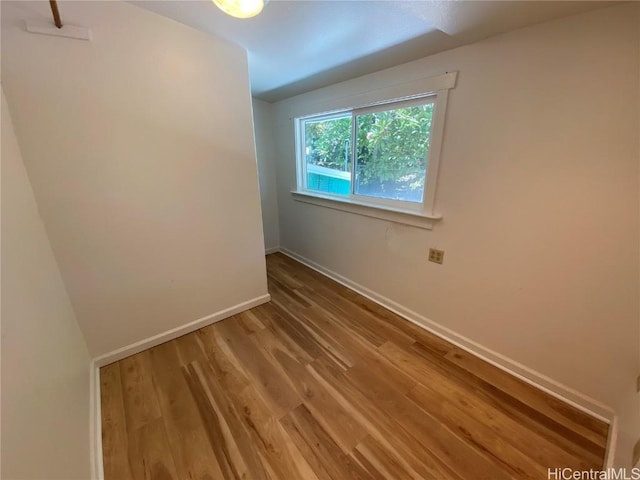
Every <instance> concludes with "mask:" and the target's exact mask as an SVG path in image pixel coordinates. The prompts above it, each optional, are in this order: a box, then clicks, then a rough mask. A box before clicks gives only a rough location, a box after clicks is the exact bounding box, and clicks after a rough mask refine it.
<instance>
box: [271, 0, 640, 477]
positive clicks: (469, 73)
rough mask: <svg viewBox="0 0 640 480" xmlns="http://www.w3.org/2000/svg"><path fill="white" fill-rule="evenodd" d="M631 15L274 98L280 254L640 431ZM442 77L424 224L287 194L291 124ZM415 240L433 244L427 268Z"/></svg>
mask: <svg viewBox="0 0 640 480" xmlns="http://www.w3.org/2000/svg"><path fill="white" fill-rule="evenodd" d="M638 32H639V30H638V6H637V5H624V6H616V7H612V8H607V9H604V10H597V11H594V12H591V13H587V14H583V15H579V16H574V17H569V18H566V19H561V20H557V21H553V22H550V23H545V24H540V25H537V26H534V27H530V28H526V29H522V30H518V31H515V32H512V33H509V34H505V35H501V36H498V37H494V38H491V39H488V40H485V41H482V42H479V43H476V44H473V45H469V46H465V47H462V48H458V49H455V50H451V51H448V52H444V53H441V54H438V55H434V56H431V57H428V58H425V59H422V60H419V61H415V62H411V63H408V64H405V65H402V66H399V67H395V68H392V69H388V70H384V71H381V72H378V73H375V74H372V75H368V76H365V77H361V78H358V79H354V80H351V81H348V82H344V83H341V84H336V85H334V86H331V87H327V88H324V89H321V90H317V91H314V92H311V93H308V94H304V95H300V96H298V97H293V98H291V99H287V100H284V101H282V102H279V103H277V104H275V105H274V109H275V110H274V118H273V122H274V125H275V127H274V128H275V140H276V146H277V147H276V158H277V160H278V188H279V192H278V194H279V195H278V202H279V208H280V211H279V214H280V225H281V229H280V234H281V239H280V241H281V245H282V246H283V247H285V248H287V249H289V250H291V251H292V252H295V253H297V254H298V255H301V256H303V257H305V258H307V259H309V260H311V261H313V262H316V263H317V264H319V265H321V266H322V267H324V268H327V269H329V270H332V271H334V272H336V273H338V274H340V275H342V276H344V277H346V278H347V279H350V280H351V281H354V282H357V283H359V284H361V285H363V286H364V287H366V288H368V289H370V290H372V291H374V292H377V293H379V294H381V295H383V296H385V297H387V298H389V299H391V300H393V301H395V302H397V303H399V304H401V305H403V306H405V307H407V308H409V309H411V310H413V311H415V312H417V313H419V314H420V315H423V316H425V317H427V318H429V319H431V320H432V321H434V322H437V323H439V324H440V325H442V326H444V327H446V328H449V329H451V330H453V331H454V332H456V333H457V334H460V335H463V336H466V337H468V338H469V339H471V340H473V341H475V342H478V343H480V344H482V345H483V346H485V347H487V348H489V349H492V350H494V351H495V352H498V353H499V354H502V355H505V356H507V357H509V358H511V359H512V360H515V361H517V362H520V363H522V364H524V365H526V366H528V367H529V368H532V369H534V370H537V371H538V372H539V373H541V374H543V375H547V376H549V377H551V379H553V380H555V381H558V382H561V383H562V384H564V385H566V386H568V387H570V388H572V389H575V390H577V391H578V392H582V393H583V394H586V395H589V396H591V397H593V398H595V399H596V400H598V401H600V402H604V403H605V404H607V405H609V406H611V407H613V408H614V409H615V410H616V411H617V412H618V414H619V415H620V440H621V442H620V444H619V449H618V457H617V461H618V463H626V464H628V462H629V460H630V451H631V450H630V447H631V445H632V443H633V441H634V440H635V437H636V436H637V435H638V432H639V431H640V419H639V416H640V413H639V412H638V398H637V395H636V393H635V377H636V375H637V374H638V370H637V368H638V356H639V355H640V349H639V345H638V338H639V331H638V329H639V325H638V316H639V311H638V261H639V258H638V257H639V255H638V245H639V238H638V237H639V232H638V224H639V221H638V220H639V211H638V158H639V151H638V128H639V125H638V123H639V122H638V103H639V90H638V58H639V56H638V48H639V38H638ZM445 71H458V72H459V76H458V84H457V86H456V88H454V89H453V90H451V92H450V96H449V108H448V111H447V123H446V130H445V136H444V144H443V150H442V157H441V164H440V165H441V167H440V179H439V186H438V193H437V200H436V203H437V204H436V211H438V212H439V213H441V214H442V215H443V220H442V221H441V222H440V223H439V224H438V225H436V226H435V228H434V229H433V230H432V231H426V230H420V229H416V228H412V227H408V226H402V225H398V224H393V223H389V222H386V221H382V220H377V219H372V218H369V217H363V216H357V215H353V214H349V213H345V212H341V211H336V210H331V209H327V208H323V207H319V206H314V205H309V204H305V203H300V202H295V201H293V200H292V197H291V195H290V193H289V191H290V190H291V189H293V188H295V152H294V126H293V121H292V118H293V117H295V116H299V115H303V114H310V113H314V112H320V111H323V110H326V108H327V105H328V104H329V102H330V101H331V100H332V99H336V98H343V97H346V96H349V95H356V94H359V93H363V92H367V91H372V90H375V89H377V88H381V87H386V86H390V85H393V84H401V83H403V82H409V81H412V80H416V79H419V78H424V77H429V76H433V75H438V74H441V73H443V72H445ZM429 247H437V248H441V249H443V250H445V252H446V254H445V261H444V264H443V265H437V264H433V263H429V262H428V261H427V252H428V249H429Z"/></svg>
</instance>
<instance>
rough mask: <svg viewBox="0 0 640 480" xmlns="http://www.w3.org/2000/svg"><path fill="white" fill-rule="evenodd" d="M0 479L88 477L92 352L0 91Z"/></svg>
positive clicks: (67, 479)
mask: <svg viewBox="0 0 640 480" xmlns="http://www.w3.org/2000/svg"><path fill="white" fill-rule="evenodd" d="M1 130H2V187H1V191H2V201H1V204H2V342H1V343H2V358H1V363H2V410H1V412H0V414H1V416H2V455H1V457H2V469H3V470H2V478H6V479H43V478H46V479H56V478H59V479H66V480H69V479H76V478H77V479H84V480H86V479H87V478H89V477H90V467H89V361H90V359H89V353H88V352H87V347H86V345H85V342H84V339H83V337H82V333H81V332H80V329H79V327H78V324H77V322H76V318H75V315H74V312H73V308H72V307H71V302H70V301H69V297H68V295H67V292H66V290H65V288H64V284H63V282H62V278H61V276H60V272H59V270H58V266H57V264H56V261H55V259H54V256H53V253H52V251H51V246H50V244H49V240H48V239H47V234H46V232H45V229H44V225H43V223H42V220H41V218H40V215H39V213H38V208H37V206H36V202H35V199H34V196H33V192H32V190H31V185H30V184H29V179H28V178H27V174H26V171H25V168H24V165H23V163H22V158H21V154H20V150H19V148H18V144H17V141H16V137H15V134H14V130H13V125H12V123H11V117H10V115H9V110H8V107H7V104H6V101H5V97H4V93H3V94H2V128H1Z"/></svg>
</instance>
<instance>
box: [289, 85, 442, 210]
mask: <svg viewBox="0 0 640 480" xmlns="http://www.w3.org/2000/svg"><path fill="white" fill-rule="evenodd" d="M435 100H436V97H435V95H432V96H429V97H423V98H419V99H414V100H410V101H403V102H395V103H389V104H385V105H378V106H375V107H367V108H361V109H355V110H348V111H341V112H337V113H332V114H328V115H318V116H311V117H305V118H301V119H299V120H298V121H299V125H298V128H299V139H298V140H299V144H298V146H299V157H300V160H301V162H300V164H299V168H300V167H301V168H302V169H303V172H304V174H303V175H302V183H303V184H302V185H299V187H302V189H303V190H305V191H315V192H320V193H323V194H329V195H339V196H345V197H351V198H355V199H362V200H364V202H373V203H380V204H383V205H384V204H386V205H393V204H398V203H399V204H404V205H411V204H414V205H415V204H421V203H422V202H423V199H424V192H425V186H426V179H427V174H428V170H429V169H428V163H429V147H430V141H431V132H432V128H433V118H434V111H435Z"/></svg>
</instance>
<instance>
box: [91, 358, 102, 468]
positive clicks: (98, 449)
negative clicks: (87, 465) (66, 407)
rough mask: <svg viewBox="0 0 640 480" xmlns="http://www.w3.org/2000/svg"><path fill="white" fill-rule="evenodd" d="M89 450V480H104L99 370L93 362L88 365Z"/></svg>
mask: <svg viewBox="0 0 640 480" xmlns="http://www.w3.org/2000/svg"><path fill="white" fill-rule="evenodd" d="M89 441H90V443H89V448H90V449H91V452H90V453H91V479H92V480H104V468H103V465H102V460H103V459H102V410H101V407H100V369H99V368H98V367H96V362H95V360H92V361H91V364H90V365H89Z"/></svg>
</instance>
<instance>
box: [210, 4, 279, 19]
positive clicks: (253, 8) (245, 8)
mask: <svg viewBox="0 0 640 480" xmlns="http://www.w3.org/2000/svg"><path fill="white" fill-rule="evenodd" d="M268 2H269V0H213V3H215V4H216V6H217V7H218V8H219V9H220V10H222V11H223V12H224V13H226V14H227V15H231V16H232V17H236V18H250V17H255V16H256V15H258V14H259V13H260V12H261V11H262V9H263V7H264V6H265V5H266V4H267V3H268Z"/></svg>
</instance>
